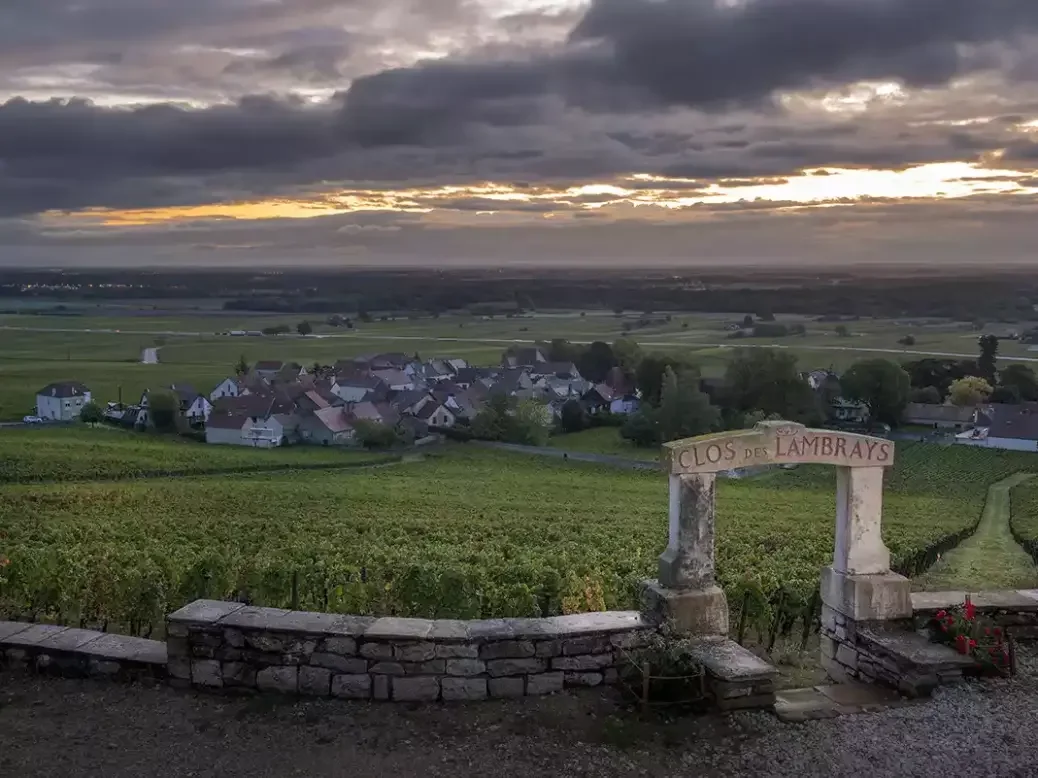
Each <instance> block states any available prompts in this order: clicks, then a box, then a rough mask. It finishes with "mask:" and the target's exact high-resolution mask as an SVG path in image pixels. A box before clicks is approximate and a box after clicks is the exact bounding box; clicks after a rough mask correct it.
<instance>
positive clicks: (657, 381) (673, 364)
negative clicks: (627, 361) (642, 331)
mask: <svg viewBox="0 0 1038 778" xmlns="http://www.w3.org/2000/svg"><path fill="white" fill-rule="evenodd" d="M668 368H670V369H671V370H673V371H674V372H675V373H677V374H691V375H695V376H697V377H698V375H699V370H698V368H696V367H695V366H694V365H693V364H692V363H691V362H689V361H688V360H687V359H684V358H682V357H679V356H675V355H673V354H646V355H645V356H644V357H642V359H641V361H640V362H639V363H638V368H637V369H636V370H635V374H634V381H635V384H636V385H637V387H638V391H639V392H641V396H642V399H643V400H644V401H645V402H647V403H649V404H650V405H659V403H660V394H661V392H662V390H663V374H664V373H665V372H666V371H667V369H668Z"/></svg>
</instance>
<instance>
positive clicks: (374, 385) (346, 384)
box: [331, 375, 389, 403]
mask: <svg viewBox="0 0 1038 778" xmlns="http://www.w3.org/2000/svg"><path fill="white" fill-rule="evenodd" d="M331 392H332V393H333V394H335V395H336V396H337V397H340V398H342V400H343V402H346V403H357V402H361V401H362V400H364V399H366V398H369V397H372V396H374V397H378V398H384V397H385V396H386V395H387V394H388V392H389V387H388V386H387V385H386V383H385V382H384V381H382V380H381V379H380V378H377V377H376V376H373V375H347V376H337V377H336V378H335V380H334V381H333V382H332V385H331Z"/></svg>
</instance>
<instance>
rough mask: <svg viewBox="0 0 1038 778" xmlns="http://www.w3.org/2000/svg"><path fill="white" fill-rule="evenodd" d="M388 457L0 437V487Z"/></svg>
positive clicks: (99, 432)
mask: <svg viewBox="0 0 1038 778" xmlns="http://www.w3.org/2000/svg"><path fill="white" fill-rule="evenodd" d="M389 458H390V457H386V456H384V455H378V454H369V453H366V452H362V451H343V450H342V449H327V448H316V447H294V448H276V449H271V450H262V449H252V448H242V447H240V446H207V445H206V444H204V443H199V442H196V441H191V440H188V439H185V438H173V437H170V436H164V437H159V436H155V435H148V434H145V433H133V432H128V431H124V430H118V429H110V428H107V427H100V428H88V427H55V428H51V429H42V430H40V429H17V428H16V429H9V430H3V431H0V483H33V482H40V481H93V480H113V479H130V478H142V477H148V476H156V475H159V476H161V475H204V474H207V473H227V472H235V471H238V472H240V471H247V470H250V469H252V470H264V469H279V468H280V469H284V468H289V467H297V468H298V467H322V466H340V465H351V464H372V463H377V462H382V461H386V460H387V459H389Z"/></svg>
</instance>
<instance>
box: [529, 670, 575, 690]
mask: <svg viewBox="0 0 1038 778" xmlns="http://www.w3.org/2000/svg"><path fill="white" fill-rule="evenodd" d="M565 682H566V674H565V673H540V674H538V675H531V676H528V677H527V679H526V693H527V694H528V695H536V694H552V693H554V692H561V691H562V688H563V685H564V684H565Z"/></svg>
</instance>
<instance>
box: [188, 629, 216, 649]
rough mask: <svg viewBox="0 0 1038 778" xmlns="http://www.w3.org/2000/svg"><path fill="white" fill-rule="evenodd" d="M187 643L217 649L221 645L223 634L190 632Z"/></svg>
mask: <svg viewBox="0 0 1038 778" xmlns="http://www.w3.org/2000/svg"><path fill="white" fill-rule="evenodd" d="M189 642H190V644H191V645H192V646H209V647H210V648H219V647H220V646H222V645H223V634H222V633H219V632H192V633H191V637H190V639H189Z"/></svg>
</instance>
